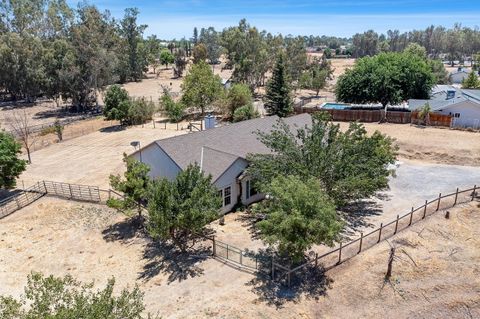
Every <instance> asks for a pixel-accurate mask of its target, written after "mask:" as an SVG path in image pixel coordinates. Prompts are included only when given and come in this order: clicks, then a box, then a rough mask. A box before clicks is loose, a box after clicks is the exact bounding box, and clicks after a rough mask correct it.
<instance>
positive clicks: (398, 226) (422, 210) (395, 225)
mask: <svg viewBox="0 0 480 319" xmlns="http://www.w3.org/2000/svg"><path fill="white" fill-rule="evenodd" d="M478 190H479V189H478V188H477V186H476V185H475V186H474V187H473V188H469V189H465V190H459V189H458V188H457V190H456V191H455V192H453V193H450V194H446V195H442V194H439V195H438V197H437V198H435V199H433V200H430V201H428V200H427V201H425V204H423V205H421V206H419V207H417V208H414V207H412V209H411V211H409V212H408V213H406V214H403V215H397V218H396V219H395V220H393V221H391V222H389V223H387V224H385V225H384V224H380V227H379V228H377V229H375V230H373V231H370V232H369V233H367V234H364V233H361V235H360V237H359V238H357V239H355V240H352V241H350V242H348V243H340V245H339V246H338V247H337V248H335V249H333V250H331V251H329V252H327V253H325V254H322V255H318V254H315V257H314V258H311V259H310V260H309V261H308V262H306V263H304V264H302V265H300V266H297V267H295V268H292V269H288V268H287V267H283V266H282V267H279V271H282V275H280V276H279V277H278V279H281V280H284V281H286V282H287V284H288V285H289V284H290V282H291V279H292V278H291V277H293V276H294V275H298V274H300V273H301V272H302V271H304V270H305V269H306V268H307V267H308V266H312V265H315V266H321V267H322V268H323V269H324V270H328V269H331V268H333V267H335V266H336V265H339V264H340V263H342V262H344V261H346V260H348V259H350V258H352V257H354V256H356V255H358V254H359V253H361V252H362V251H364V250H365V249H368V248H370V247H372V246H374V245H376V244H378V243H379V242H380V241H382V240H385V239H388V238H390V237H392V236H393V235H395V234H397V233H398V232H399V231H401V230H404V229H406V228H408V227H410V226H411V225H413V224H414V223H416V222H418V221H420V220H423V219H425V217H427V216H429V215H432V214H434V213H435V212H437V211H439V210H446V209H449V208H452V207H454V206H455V205H457V204H462V203H467V202H470V201H473V200H474V199H475V198H476V197H479V194H478ZM274 266H275V267H277V264H275V263H274ZM275 267H273V268H275ZM285 269H288V270H287V271H285ZM272 270H273V271H272V273H273V274H274V275H273V276H272V278H276V277H275V272H274V271H275V269H272Z"/></svg>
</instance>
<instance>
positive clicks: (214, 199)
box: [147, 165, 221, 252]
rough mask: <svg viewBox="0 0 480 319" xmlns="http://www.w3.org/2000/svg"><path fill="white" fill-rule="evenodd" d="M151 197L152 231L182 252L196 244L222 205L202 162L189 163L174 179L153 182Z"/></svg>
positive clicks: (153, 234) (156, 237)
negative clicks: (196, 163) (197, 163)
mask: <svg viewBox="0 0 480 319" xmlns="http://www.w3.org/2000/svg"><path fill="white" fill-rule="evenodd" d="M148 198H149V199H148V214H149V219H148V227H147V229H148V231H149V234H150V235H151V236H152V237H153V238H155V239H163V240H171V241H172V242H173V243H174V244H175V245H176V246H177V247H178V248H180V250H181V251H182V252H184V251H186V250H187V249H188V248H189V247H192V246H193V245H194V244H195V239H196V238H197V236H198V234H200V233H201V232H202V231H203V230H204V229H205V226H206V225H207V224H208V223H210V222H212V221H213V220H214V219H216V218H217V217H218V213H219V209H220V207H221V198H220V196H219V195H218V190H217V189H216V188H215V186H213V185H212V178H211V176H204V174H203V172H202V171H201V169H200V167H199V166H198V165H189V166H188V167H187V168H186V169H185V170H183V171H181V172H180V173H179V174H178V175H177V177H176V178H175V180H173V181H169V180H167V179H165V178H162V179H158V180H155V181H153V182H152V185H151V187H150V192H149V197H148Z"/></svg>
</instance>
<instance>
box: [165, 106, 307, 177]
mask: <svg viewBox="0 0 480 319" xmlns="http://www.w3.org/2000/svg"><path fill="white" fill-rule="evenodd" d="M278 119H279V118H278V117H277V116H269V117H264V118H258V119H253V120H248V121H242V122H238V123H234V124H229V125H224V126H221V127H216V128H212V129H209V130H205V131H201V132H195V133H191V134H186V135H179V136H174V137H170V138H166V139H162V140H158V141H156V144H157V145H158V146H160V147H161V148H162V149H163V150H164V151H165V152H166V153H167V154H168V155H169V156H170V157H171V158H172V160H173V161H174V162H176V163H177V165H178V166H179V167H180V168H182V169H185V168H186V167H187V166H188V165H189V164H192V163H195V162H196V163H198V164H199V165H200V163H201V162H202V168H203V170H204V172H205V173H207V174H211V175H212V177H213V181H215V180H216V179H217V178H218V177H220V176H221V175H222V174H223V172H224V171H225V170H226V169H228V168H229V167H230V165H232V164H233V162H234V161H235V160H237V159H238V158H243V159H245V158H246V156H247V154H251V153H254V154H258V153H260V154H266V153H269V152H270V150H269V149H268V148H267V147H265V145H263V143H262V142H260V141H259V140H258V136H257V134H255V132H257V131H261V132H269V131H271V130H272V128H273V125H274V124H275V123H276V122H277V121H278ZM283 120H284V121H285V123H287V124H288V125H289V126H290V127H292V129H293V128H294V127H304V126H305V125H308V126H309V125H311V123H312V120H311V117H310V115H309V114H301V115H296V116H292V117H288V118H284V119H283ZM202 148H203V161H202Z"/></svg>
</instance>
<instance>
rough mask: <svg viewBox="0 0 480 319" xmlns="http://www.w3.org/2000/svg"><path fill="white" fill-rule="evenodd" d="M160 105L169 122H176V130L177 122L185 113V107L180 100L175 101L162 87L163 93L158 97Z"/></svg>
mask: <svg viewBox="0 0 480 319" xmlns="http://www.w3.org/2000/svg"><path fill="white" fill-rule="evenodd" d="M160 105H161V108H162V110H163V111H164V112H165V114H166V115H167V117H168V119H169V120H170V122H172V123H177V130H178V122H180V121H181V120H182V119H183V117H184V115H185V107H184V106H183V104H182V103H181V102H175V101H174V100H173V98H172V96H171V95H170V92H169V91H168V90H167V89H164V90H163V95H162V97H161V98H160Z"/></svg>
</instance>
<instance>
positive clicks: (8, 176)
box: [0, 131, 27, 189]
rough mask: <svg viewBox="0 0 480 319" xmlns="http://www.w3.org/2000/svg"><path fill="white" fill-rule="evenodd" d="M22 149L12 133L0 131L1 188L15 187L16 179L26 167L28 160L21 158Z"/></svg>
mask: <svg viewBox="0 0 480 319" xmlns="http://www.w3.org/2000/svg"><path fill="white" fill-rule="evenodd" d="M21 149H22V146H21V144H20V143H18V142H17V141H16V140H15V138H14V137H13V136H12V135H11V134H9V133H7V132H5V131H0V188H6V189H10V188H14V187H15V186H16V184H17V182H16V179H17V178H18V176H20V174H21V173H22V172H23V171H24V170H25V169H26V167H27V161H25V160H23V159H20V158H19V155H20V154H21V153H22V150H21Z"/></svg>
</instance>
